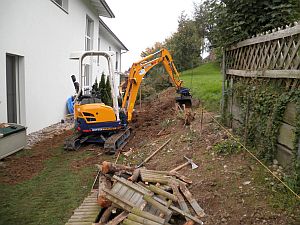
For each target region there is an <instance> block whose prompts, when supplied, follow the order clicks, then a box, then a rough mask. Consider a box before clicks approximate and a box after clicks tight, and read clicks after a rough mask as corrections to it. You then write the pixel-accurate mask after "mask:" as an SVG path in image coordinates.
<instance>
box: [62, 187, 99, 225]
mask: <svg viewBox="0 0 300 225" xmlns="http://www.w3.org/2000/svg"><path fill="white" fill-rule="evenodd" d="M97 193H98V192H97V191H96V190H92V192H91V193H90V195H89V196H87V197H86V198H85V199H84V201H83V202H82V204H81V205H80V206H79V207H78V208H77V209H76V210H75V211H74V214H73V215H72V216H71V218H70V219H69V221H68V222H67V223H66V225H92V224H93V223H94V222H95V220H96V218H97V216H98V214H99V211H100V206H99V205H98V203H97Z"/></svg>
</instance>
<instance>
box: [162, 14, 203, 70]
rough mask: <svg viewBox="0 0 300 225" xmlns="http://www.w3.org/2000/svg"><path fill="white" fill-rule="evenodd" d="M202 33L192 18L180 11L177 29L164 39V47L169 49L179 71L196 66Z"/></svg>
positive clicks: (198, 62) (198, 60)
mask: <svg viewBox="0 0 300 225" xmlns="http://www.w3.org/2000/svg"><path fill="white" fill-rule="evenodd" d="M203 38H204V36H203V34H202V33H201V32H200V31H199V29H198V26H197V24H196V22H195V21H194V20H191V19H188V18H187V15H186V14H184V13H182V14H181V16H180V18H179V21H178V30H177V32H175V33H174V34H173V35H172V36H171V37H170V38H169V39H166V40H165V44H164V45H165V47H166V48H167V49H169V50H170V52H171V53H172V56H173V60H174V62H175V64H176V67H177V69H178V70H179V71H183V70H187V69H190V68H194V67H197V66H198V65H199V64H200V62H201V58H200V53H201V51H202V45H203V42H204V41H203Z"/></svg>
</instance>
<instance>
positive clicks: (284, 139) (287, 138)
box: [277, 123, 296, 149]
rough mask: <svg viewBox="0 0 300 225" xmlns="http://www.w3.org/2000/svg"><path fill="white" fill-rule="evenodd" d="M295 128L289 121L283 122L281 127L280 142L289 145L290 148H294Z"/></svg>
mask: <svg viewBox="0 0 300 225" xmlns="http://www.w3.org/2000/svg"><path fill="white" fill-rule="evenodd" d="M295 130H296V128H295V127H293V126H291V125H289V124H287V123H282V125H281V126H280V128H279V136H278V139H277V140H278V143H279V144H281V145H284V146H286V147H288V148H289V149H293V148H294V140H295Z"/></svg>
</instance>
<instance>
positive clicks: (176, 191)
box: [170, 184, 191, 221]
mask: <svg viewBox="0 0 300 225" xmlns="http://www.w3.org/2000/svg"><path fill="white" fill-rule="evenodd" d="M170 186H171V187H172V189H173V193H174V194H175V195H176V197H177V198H178V204H179V206H180V208H181V209H182V211H183V212H185V213H188V214H191V212H190V210H189V208H188V206H187V204H186V202H185V201H184V198H183V197H182V195H181V194H180V192H179V189H178V187H177V185H176V184H170ZM185 220H186V221H188V220H189V218H188V217H185Z"/></svg>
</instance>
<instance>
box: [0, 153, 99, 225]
mask: <svg viewBox="0 0 300 225" xmlns="http://www.w3.org/2000/svg"><path fill="white" fill-rule="evenodd" d="M51 151H54V156H52V157H51V158H50V159H48V160H46V161H45V166H44V169H43V170H42V171H41V172H40V173H39V174H38V175H37V176H34V177H33V178H32V179H30V180H26V181H24V182H21V183H18V184H16V185H9V184H3V183H0V190H1V191H0V204H1V207H0V218H1V219H0V224H1V225H2V224H3V225H4V224H5V225H9V224H43V225H46V224H49V225H53V224H57V225H59V224H64V223H65V222H66V221H67V220H68V218H69V217H70V216H71V215H72V211H73V209H75V208H77V207H78V206H79V205H80V203H81V202H82V200H83V199H84V197H86V196H87V194H88V193H89V192H90V190H91V185H92V182H93V179H94V173H95V168H94V167H93V166H87V167H85V168H81V169H78V170H76V169H74V168H72V166H71V163H72V162H73V161H75V160H78V159H83V158H87V157H89V156H90V154H92V153H89V152H66V151H64V150H63V149H62V148H57V149H52V150H51Z"/></svg>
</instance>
